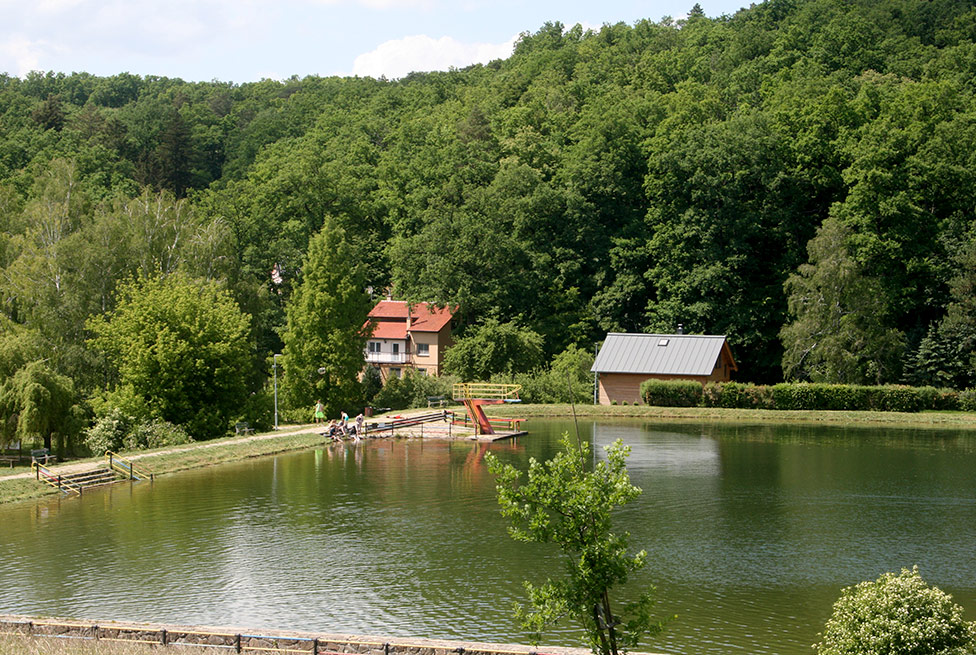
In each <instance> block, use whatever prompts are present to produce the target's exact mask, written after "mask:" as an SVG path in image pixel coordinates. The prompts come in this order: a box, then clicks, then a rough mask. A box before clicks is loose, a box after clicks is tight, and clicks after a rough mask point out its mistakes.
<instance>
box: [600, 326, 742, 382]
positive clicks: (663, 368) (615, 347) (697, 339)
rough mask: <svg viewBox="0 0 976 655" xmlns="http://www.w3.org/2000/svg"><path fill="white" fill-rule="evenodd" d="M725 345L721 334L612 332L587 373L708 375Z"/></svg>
mask: <svg viewBox="0 0 976 655" xmlns="http://www.w3.org/2000/svg"><path fill="white" fill-rule="evenodd" d="M724 343H725V336H724V335H708V334H621V333H619V332H611V333H609V334H608V335H607V339H606V341H604V342H603V347H602V348H600V352H599V354H598V355H597V356H596V361H595V362H593V366H592V368H590V370H591V371H596V372H599V373H646V374H650V375H709V374H711V372H712V370H713V369H714V368H715V362H717V361H718V358H719V355H721V353H722V344H724Z"/></svg>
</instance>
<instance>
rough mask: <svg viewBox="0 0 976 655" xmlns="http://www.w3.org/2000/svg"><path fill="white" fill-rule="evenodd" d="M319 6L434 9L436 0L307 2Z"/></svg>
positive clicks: (308, 0)
mask: <svg viewBox="0 0 976 655" xmlns="http://www.w3.org/2000/svg"><path fill="white" fill-rule="evenodd" d="M306 1H307V2H311V3H312V4H319V5H339V6H342V5H360V6H362V7H367V8H369V9H433V8H434V2H435V0H306Z"/></svg>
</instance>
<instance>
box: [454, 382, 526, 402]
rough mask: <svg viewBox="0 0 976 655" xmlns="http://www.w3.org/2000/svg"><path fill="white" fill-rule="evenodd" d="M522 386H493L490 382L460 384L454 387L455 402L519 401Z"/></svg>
mask: <svg viewBox="0 0 976 655" xmlns="http://www.w3.org/2000/svg"><path fill="white" fill-rule="evenodd" d="M521 390H522V385H521V384H492V383H490V382H459V383H457V384H455V385H454V400H471V399H472V398H484V399H486V400H517V399H518V397H519V396H518V394H519V391H521Z"/></svg>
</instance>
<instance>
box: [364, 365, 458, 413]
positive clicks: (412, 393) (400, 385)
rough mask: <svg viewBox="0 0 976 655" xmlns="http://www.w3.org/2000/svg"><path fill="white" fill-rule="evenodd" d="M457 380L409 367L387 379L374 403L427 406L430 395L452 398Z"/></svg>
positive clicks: (377, 405)
mask: <svg viewBox="0 0 976 655" xmlns="http://www.w3.org/2000/svg"><path fill="white" fill-rule="evenodd" d="M456 381H457V378H455V377H453V376H448V375H445V376H441V377H435V376H431V375H420V374H419V373H416V372H414V371H413V370H412V369H407V370H406V371H404V372H403V377H401V378H398V377H390V378H389V379H387V381H386V384H384V385H383V388H382V389H381V390H380V392H379V393H378V394H376V397H375V398H374V399H373V405H374V406H376V407H389V408H390V409H410V408H413V407H427V399H428V398H429V397H432V396H447V397H448V398H450V397H451V394H452V392H453V387H454V383H455V382H456ZM350 413H352V412H350Z"/></svg>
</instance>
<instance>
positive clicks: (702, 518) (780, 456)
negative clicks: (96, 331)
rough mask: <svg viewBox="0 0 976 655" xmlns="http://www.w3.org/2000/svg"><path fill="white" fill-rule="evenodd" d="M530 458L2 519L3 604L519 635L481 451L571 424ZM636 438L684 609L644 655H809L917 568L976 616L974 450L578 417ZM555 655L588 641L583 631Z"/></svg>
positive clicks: (28, 512)
mask: <svg viewBox="0 0 976 655" xmlns="http://www.w3.org/2000/svg"><path fill="white" fill-rule="evenodd" d="M529 427H530V429H531V433H530V435H529V436H527V437H522V438H520V439H519V440H518V441H515V442H500V443H496V444H492V445H490V446H489V445H486V444H476V443H472V442H454V443H449V442H431V441H428V442H420V441H392V440H381V441H376V442H370V443H367V444H364V445H360V446H354V445H351V444H350V445H346V446H331V447H326V446H323V447H322V448H318V449H314V450H310V451H305V452H299V453H293V454H287V455H281V456H276V457H268V458H261V459H256V460H250V461H246V462H241V463H236V464H229V465H224V466H220V467H214V468H211V469H203V470H196V471H188V472H184V473H180V474H174V475H168V476H165V477H163V478H161V479H159V480H157V481H156V482H155V483H153V484H152V485H149V484H134V485H129V484H121V485H117V486H115V487H112V488H108V489H104V490H99V491H94V492H91V493H87V494H86V495H85V496H84V498H81V499H71V498H69V499H64V500H57V499H54V500H45V501H42V502H37V503H18V504H12V505H7V506H0V526H2V527H0V612H3V613H17V614H30V615H46V616H59V617H70V618H84V619H92V620H108V619H114V620H133V621H136V620H144V621H160V622H170V623H185V624H209V625H234V626H246V627H249V628H255V629H259V628H262V627H264V628H291V629H302V630H315V631H323V632H351V633H359V634H373V635H386V636H391V637H392V636H401V637H408V636H422V637H439V638H457V639H476V640H485V641H499V642H521V643H526V641H527V639H528V638H527V636H526V635H525V634H524V633H523V632H522V631H521V630H520V629H519V627H518V625H517V624H516V623H515V621H514V620H513V618H512V614H511V607H512V603H513V602H515V601H518V600H524V593H523V590H522V580H524V579H530V580H533V581H535V582H539V581H541V580H542V579H544V577H545V576H546V575H549V574H553V575H556V574H559V573H560V572H561V569H560V560H559V557H558V554H557V553H555V552H554V551H553V550H552V549H551V548H549V547H545V546H539V545H529V544H520V543H515V542H513V541H512V540H511V539H510V538H509V537H508V536H507V534H506V524H505V522H504V520H503V519H502V518H501V516H500V515H499V514H498V509H497V504H496V502H495V498H494V484H493V480H492V478H491V476H490V475H489V474H488V472H487V470H486V467H485V462H484V455H485V453H486V452H487V451H488V450H489V449H490V450H491V451H492V452H494V453H496V454H497V455H498V456H499V457H501V458H503V459H504V460H505V461H509V462H512V463H515V464H517V465H519V466H525V465H526V463H527V461H528V458H529V457H530V456H531V457H536V458H540V459H541V458H547V457H550V456H552V455H553V454H554V453H555V452H556V450H557V448H558V444H557V438H558V435H559V434H560V433H562V432H563V431H566V430H572V429H573V424H572V422H560V421H533V422H531V424H530V426H529ZM579 428H580V433H581V435H582V436H583V438H584V439H588V440H590V441H591V442H592V443H595V444H596V445H597V448H596V451H597V452H598V453H599V454H602V449H601V448H600V447H601V446H602V445H606V444H609V443H611V442H612V441H613V440H614V439H618V438H619V439H623V440H624V442H625V443H627V444H628V445H630V446H631V448H632V455H631V457H630V459H629V460H628V463H629V470H630V473H631V477H632V479H633V481H634V482H635V483H636V484H637V485H639V486H641V487H642V488H643V490H644V493H643V495H642V496H641V497H640V498H639V499H638V500H637V501H635V502H634V503H633V504H631V505H629V506H628V507H627V508H625V509H624V510H622V512H621V514H620V517H619V524H620V526H621V527H623V528H626V529H627V530H629V531H630V532H631V534H632V538H631V543H632V545H633V546H634V547H637V548H644V549H646V550H647V552H648V565H647V567H646V568H645V570H644V571H642V573H641V575H640V578H639V579H638V580H635V581H634V584H632V585H631V586H630V587H629V588H628V590H626V593H635V592H636V590H637V589H638V588H641V587H643V586H645V585H648V584H653V585H655V586H656V588H657V592H656V596H657V598H658V603H657V608H658V610H659V613H660V614H661V615H662V616H664V615H671V614H677V615H678V618H677V619H675V620H674V621H672V622H671V623H670V624H669V626H668V629H667V630H666V632H665V633H664V634H663V635H661V636H659V637H657V638H655V639H654V640H652V641H651V642H650V643H648V644H647V645H646V647H645V648H644V650H650V651H654V652H662V653H686V654H689V655H690V654H692V653H694V654H698V653H715V654H718V653H776V654H779V655H791V654H794V653H796V654H799V653H810V652H812V651H811V649H810V644H812V643H814V642H815V641H816V638H817V633H818V632H819V631H820V630H821V629H822V627H823V624H824V621H825V620H826V618H827V617H828V616H829V614H830V609H831V604H832V603H833V602H834V601H835V600H836V599H837V597H838V595H839V593H840V589H841V588H842V587H844V586H847V585H851V584H854V583H857V582H859V581H861V580H868V579H874V578H876V577H877V576H878V575H879V574H881V573H882V572H885V571H898V570H900V568H901V567H911V566H912V565H915V564H917V565H918V566H919V568H920V571H921V573H922V575H923V577H924V578H925V579H926V580H927V581H928V582H929V583H931V584H936V585H938V586H940V587H941V588H942V589H944V590H945V591H948V592H950V593H952V594H954V597H955V600H956V601H957V602H959V603H960V604H961V605H963V607H965V608H967V617H969V618H972V617H973V614H974V612H976V551H974V548H973V544H974V543H976V435H973V434H972V433H959V432H938V431H931V430H929V431H907V430H897V431H895V430H885V431H882V430H867V429H856V430H855V429H848V430H843V429H827V428H821V427H816V428H811V427H797V426H770V425H759V426H750V425H692V424H670V425H662V424H652V423H646V422H639V421H630V422H593V421H586V422H582V421H581V422H580V426H579ZM543 643H545V644H550V645H578V644H579V642H578V641H577V631H576V630H575V629H574V628H573V627H572V626H567V627H565V628H562V629H560V630H555V631H553V632H551V633H549V634H547V635H546V638H545V639H544V640H543Z"/></svg>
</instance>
